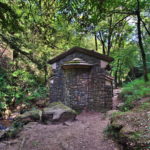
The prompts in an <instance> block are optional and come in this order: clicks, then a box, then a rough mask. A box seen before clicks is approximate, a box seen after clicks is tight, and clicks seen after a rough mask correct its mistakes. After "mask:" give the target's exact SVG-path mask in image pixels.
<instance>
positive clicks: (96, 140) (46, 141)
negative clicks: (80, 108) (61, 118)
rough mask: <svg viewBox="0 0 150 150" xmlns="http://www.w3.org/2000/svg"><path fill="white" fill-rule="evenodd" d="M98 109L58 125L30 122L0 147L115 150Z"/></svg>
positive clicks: (6, 149) (8, 149)
mask: <svg viewBox="0 0 150 150" xmlns="http://www.w3.org/2000/svg"><path fill="white" fill-rule="evenodd" d="M107 124H108V120H107V119H105V118H104V114H102V113H94V112H86V113H85V112H84V113H81V114H80V115H79V116H78V117H77V121H75V122H72V123H66V124H59V125H42V124H38V123H35V122H34V123H30V124H28V125H26V126H25V128H24V129H23V131H22V132H21V133H20V134H19V137H18V138H17V139H15V140H10V141H6V142H3V143H0V150H119V149H118V148H117V147H116V145H115V143H114V142H113V141H111V140H108V139H107V138H106V137H105V136H104V134H103V130H104V128H105V127H106V125H107Z"/></svg>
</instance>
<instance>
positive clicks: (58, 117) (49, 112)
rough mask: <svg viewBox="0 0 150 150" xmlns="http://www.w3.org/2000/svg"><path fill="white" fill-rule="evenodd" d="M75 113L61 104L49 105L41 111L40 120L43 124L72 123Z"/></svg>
mask: <svg viewBox="0 0 150 150" xmlns="http://www.w3.org/2000/svg"><path fill="white" fill-rule="evenodd" d="M76 115H77V113H76V112H75V111H74V110H73V109H71V108H70V107H68V106H66V105H64V104H62V103H61V102H54V103H51V104H50V105H49V106H48V107H46V108H44V109H43V114H42V120H43V121H44V122H53V123H58V122H65V121H68V120H70V121H74V120H75V118H76Z"/></svg>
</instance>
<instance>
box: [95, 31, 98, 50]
mask: <svg viewBox="0 0 150 150" xmlns="http://www.w3.org/2000/svg"><path fill="white" fill-rule="evenodd" d="M95 50H96V51H97V50H98V46H97V37H96V33H95Z"/></svg>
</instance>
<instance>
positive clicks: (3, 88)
mask: <svg viewBox="0 0 150 150" xmlns="http://www.w3.org/2000/svg"><path fill="white" fill-rule="evenodd" d="M0 82H1V84H0V100H1V101H0V109H1V111H4V110H6V109H7V108H9V107H11V106H16V105H19V104H21V103H25V104H30V103H31V102H32V101H33V100H38V99H41V98H46V97H47V88H46V87H45V85H44V84H43V83H42V82H40V80H39V79H38V77H37V76H35V75H34V74H31V73H30V72H27V71H25V70H22V69H18V70H16V71H6V70H3V71H1V72H0Z"/></svg>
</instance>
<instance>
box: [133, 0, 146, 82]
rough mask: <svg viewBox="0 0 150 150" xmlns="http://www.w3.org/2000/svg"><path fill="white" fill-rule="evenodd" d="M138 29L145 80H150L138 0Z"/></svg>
mask: <svg viewBox="0 0 150 150" xmlns="http://www.w3.org/2000/svg"><path fill="white" fill-rule="evenodd" d="M136 15H137V31H138V43H139V47H140V51H141V55H142V61H143V73H144V80H145V81H148V75H147V74H148V71H147V64H146V55H145V51H144V47H143V42H142V32H141V16H140V2H139V0H137V11H136Z"/></svg>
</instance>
